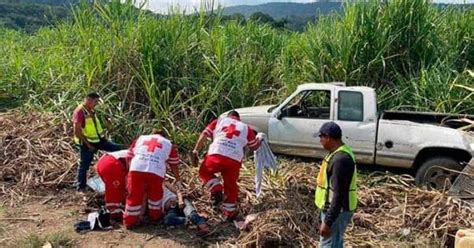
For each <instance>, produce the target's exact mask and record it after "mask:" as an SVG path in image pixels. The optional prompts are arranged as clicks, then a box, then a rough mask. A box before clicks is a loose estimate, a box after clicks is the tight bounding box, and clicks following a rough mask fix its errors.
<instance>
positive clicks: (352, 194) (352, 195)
mask: <svg viewBox="0 0 474 248" xmlns="http://www.w3.org/2000/svg"><path fill="white" fill-rule="evenodd" d="M337 152H345V153H347V154H349V155H350V156H351V158H352V160H354V164H355V162H356V161H355V156H354V153H353V152H352V149H351V148H350V147H349V146H348V145H342V146H340V147H339V148H338V149H337V150H336V151H334V152H332V153H330V154H328V155H327V156H326V157H325V158H324V160H323V162H322V164H321V168H320V170H319V174H318V178H317V181H316V183H317V185H316V193H315V195H314V203H315V204H316V207H318V208H319V209H323V208H324V205H325V204H326V202H331V201H332V196H333V195H334V193H333V192H332V189H331V187H330V185H331V184H330V182H329V180H328V178H327V167H328V163H329V161H330V160H331V158H332V157H333V156H334V154H336V153H337ZM356 207H357V167H355V168H354V173H353V174H352V180H351V185H350V186H349V210H350V211H354V210H355V209H356Z"/></svg>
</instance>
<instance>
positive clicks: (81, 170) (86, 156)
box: [76, 139, 123, 190]
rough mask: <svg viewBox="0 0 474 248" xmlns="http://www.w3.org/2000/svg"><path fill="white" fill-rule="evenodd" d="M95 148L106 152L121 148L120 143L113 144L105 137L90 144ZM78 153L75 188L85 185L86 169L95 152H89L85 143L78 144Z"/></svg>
mask: <svg viewBox="0 0 474 248" xmlns="http://www.w3.org/2000/svg"><path fill="white" fill-rule="evenodd" d="M91 145H93V146H94V147H95V148H97V150H104V151H108V152H115V151H118V150H121V149H123V146H122V145H118V144H115V143H113V142H110V141H108V140H106V139H101V140H100V142H99V143H97V144H92V143H91ZM78 147H79V153H80V157H81V158H80V159H81V160H80V162H79V167H77V185H76V187H77V189H78V190H80V189H85V188H86V186H87V171H88V170H89V167H90V165H91V163H92V160H93V159H94V154H95V153H96V152H97V151H96V152H91V151H90V150H89V148H88V147H87V146H85V145H82V144H81V145H79V146H78Z"/></svg>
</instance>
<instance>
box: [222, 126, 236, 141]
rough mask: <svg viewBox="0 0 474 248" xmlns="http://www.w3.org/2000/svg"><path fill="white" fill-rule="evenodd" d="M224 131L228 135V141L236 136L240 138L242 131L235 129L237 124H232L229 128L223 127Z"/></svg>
mask: <svg viewBox="0 0 474 248" xmlns="http://www.w3.org/2000/svg"><path fill="white" fill-rule="evenodd" d="M222 131H224V132H225V133H226V135H225V136H226V137H227V138H228V139H232V137H234V135H235V136H239V135H240V131H239V130H237V129H235V124H230V125H229V126H227V127H223V128H222Z"/></svg>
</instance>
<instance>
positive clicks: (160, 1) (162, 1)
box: [139, 0, 474, 13]
mask: <svg viewBox="0 0 474 248" xmlns="http://www.w3.org/2000/svg"><path fill="white" fill-rule="evenodd" d="M139 1H145V0H139ZM147 1H148V2H147V3H145V4H146V8H147V9H150V10H152V11H154V12H159V13H166V12H168V10H169V8H170V7H172V6H178V7H179V9H181V10H186V12H189V11H192V10H193V9H196V8H197V9H199V6H200V5H201V2H202V0H147ZM211 1H212V0H205V2H211ZM268 2H294V3H310V2H315V1H314V0H214V5H215V6H217V5H218V4H220V5H221V6H223V7H229V6H235V5H256V4H263V3H268ZM434 2H435V3H455V4H459V3H471V4H474V0H434Z"/></svg>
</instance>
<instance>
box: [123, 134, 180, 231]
mask: <svg viewBox="0 0 474 248" xmlns="http://www.w3.org/2000/svg"><path fill="white" fill-rule="evenodd" d="M153 133H155V134H152V135H141V136H140V137H138V139H136V140H135V142H133V144H132V146H131V147H130V149H129V156H130V157H131V161H130V169H129V173H128V184H127V187H128V195H127V201H126V206H125V213H124V216H123V223H124V225H125V227H126V228H131V227H133V226H135V225H136V224H138V222H139V219H140V214H141V212H142V208H143V207H144V206H142V203H143V198H144V196H145V195H146V196H147V198H148V215H149V217H150V220H151V221H157V220H159V219H160V218H161V217H162V215H163V212H162V211H163V210H162V198H163V182H164V178H165V176H166V165H167V164H168V165H169V167H170V169H171V171H172V172H173V175H174V177H175V178H176V183H177V185H178V186H180V185H181V183H180V181H181V179H180V176H179V169H178V165H179V156H178V152H177V150H176V147H175V146H174V145H173V144H172V143H171V141H169V140H168V139H166V138H164V137H163V136H162V135H160V134H158V133H160V132H159V131H154V132H153Z"/></svg>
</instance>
